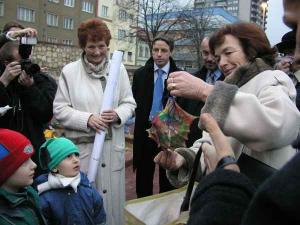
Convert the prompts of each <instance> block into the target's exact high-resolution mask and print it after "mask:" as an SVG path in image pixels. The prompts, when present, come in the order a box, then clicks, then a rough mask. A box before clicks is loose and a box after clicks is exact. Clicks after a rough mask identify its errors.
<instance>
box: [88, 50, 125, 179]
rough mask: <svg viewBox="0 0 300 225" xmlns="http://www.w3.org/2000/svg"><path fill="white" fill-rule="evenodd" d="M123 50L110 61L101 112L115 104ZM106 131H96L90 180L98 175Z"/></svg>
mask: <svg viewBox="0 0 300 225" xmlns="http://www.w3.org/2000/svg"><path fill="white" fill-rule="evenodd" d="M122 57H123V52H121V51H114V53H113V56H112V60H111V63H110V68H109V74H108V79H107V83H106V87H105V91H104V94H103V103H102V107H101V111H100V113H102V112H103V111H105V110H110V109H112V106H113V99H114V91H115V89H116V85H117V82H118V78H119V75H120V67H121V62H122ZM105 134H106V133H105V132H101V133H100V134H99V133H96V136H95V140H94V146H93V151H92V155H91V158H90V163H89V170H88V178H89V180H90V182H95V179H96V175H97V168H98V165H99V162H100V156H101V153H102V149H103V144H104V139H105Z"/></svg>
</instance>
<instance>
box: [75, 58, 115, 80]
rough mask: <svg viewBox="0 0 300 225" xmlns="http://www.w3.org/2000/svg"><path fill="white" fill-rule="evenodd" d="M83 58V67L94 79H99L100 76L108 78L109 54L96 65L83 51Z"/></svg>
mask: <svg viewBox="0 0 300 225" xmlns="http://www.w3.org/2000/svg"><path fill="white" fill-rule="evenodd" d="M81 60H82V64H83V67H84V69H85V71H86V72H87V74H88V76H90V77H91V78H94V79H99V78H100V79H101V78H102V79H103V78H104V79H106V76H107V75H108V62H109V60H108V57H107V56H106V57H105V58H104V59H103V60H102V62H101V63H100V64H98V65H94V64H92V63H90V62H89V61H88V60H87V58H86V55H85V53H84V52H83V53H82V54H81Z"/></svg>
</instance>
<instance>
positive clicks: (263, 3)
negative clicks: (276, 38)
mask: <svg viewBox="0 0 300 225" xmlns="http://www.w3.org/2000/svg"><path fill="white" fill-rule="evenodd" d="M260 7H261V8H262V13H263V19H262V20H263V24H262V27H263V29H264V30H265V17H266V11H267V8H268V3H267V2H262V3H261V4H260Z"/></svg>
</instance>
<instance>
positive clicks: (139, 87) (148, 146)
mask: <svg viewBox="0 0 300 225" xmlns="http://www.w3.org/2000/svg"><path fill="white" fill-rule="evenodd" d="M173 47H174V45H173V42H172V41H171V40H169V39H167V38H165V37H158V38H155V39H154V40H153V48H152V57H151V58H150V59H149V60H148V61H147V62H146V64H145V66H143V67H141V68H139V69H138V70H136V71H135V73H134V76H133V83H132V93H133V97H134V98H135V101H136V103H137V108H136V110H135V128H134V140H133V168H134V169H136V193H137V197H144V196H148V195H152V193H153V176H154V171H155V164H154V162H153V159H154V156H155V155H157V153H158V152H159V151H160V149H158V148H157V144H156V143H155V142H154V141H153V140H152V139H150V138H149V137H148V133H147V131H146V130H147V129H148V128H150V126H151V122H150V121H151V117H152V115H150V114H151V113H150V111H151V108H152V102H153V92H154V86H155V85H154V83H155V79H157V76H158V74H157V73H158V72H157V71H158V70H159V69H161V70H163V75H162V78H163V80H164V83H165V81H166V79H167V77H168V74H169V73H171V72H173V71H178V70H179V69H178V68H177V66H176V64H175V62H174V61H173V59H172V57H171V52H172V50H173ZM168 97H169V93H168V91H167V88H166V85H164V89H163V96H162V98H161V103H162V104H161V106H162V107H164V106H165V104H166V102H167V99H168ZM159 187H160V190H159V191H160V192H165V191H169V190H171V189H173V187H172V186H171V184H170V183H169V181H168V179H167V177H166V172H165V170H164V169H162V168H160V169H159Z"/></svg>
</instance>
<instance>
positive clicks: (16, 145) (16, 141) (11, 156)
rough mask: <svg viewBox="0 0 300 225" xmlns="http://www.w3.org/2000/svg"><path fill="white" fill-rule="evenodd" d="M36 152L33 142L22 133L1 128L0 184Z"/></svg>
mask: <svg viewBox="0 0 300 225" xmlns="http://www.w3.org/2000/svg"><path fill="white" fill-rule="evenodd" d="M33 153H34V149H33V146H32V144H31V142H30V141H29V140H28V139H27V138H26V137H25V136H24V135H23V134H21V133H19V132H16V131H12V130H8V129H0V171H1V172H0V185H2V184H3V183H4V182H5V181H6V180H7V179H8V178H9V177H10V176H11V175H12V174H13V173H14V172H15V171H16V170H17V169H18V168H19V167H20V166H21V165H22V164H23V163H24V162H25V161H26V160H28V159H29V158H30V157H31V156H32V155H33Z"/></svg>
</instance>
